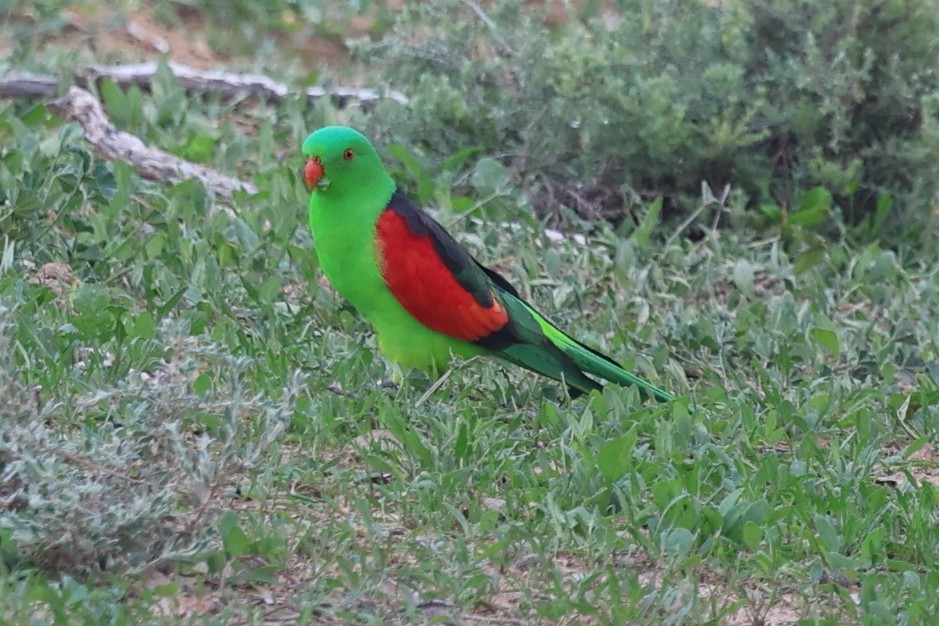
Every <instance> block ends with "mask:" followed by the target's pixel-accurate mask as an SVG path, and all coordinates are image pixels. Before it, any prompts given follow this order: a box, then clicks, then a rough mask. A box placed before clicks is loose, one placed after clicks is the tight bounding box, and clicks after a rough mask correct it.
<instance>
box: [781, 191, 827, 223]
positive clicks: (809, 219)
mask: <svg viewBox="0 0 939 626" xmlns="http://www.w3.org/2000/svg"><path fill="white" fill-rule="evenodd" d="M829 209H831V194H830V193H828V190H827V189H825V188H824V187H815V188H814V189H811V190H809V191H807V192H806V193H805V194H804V195H803V196H802V198H801V199H800V201H799V206H798V208H796V210H795V211H793V212H792V213H790V214H789V217H788V219H787V220H786V223H787V224H788V225H791V226H806V227H809V226H817V225H819V224H821V223H822V222H824V221H825V220H826V219H827V217H828V211H829Z"/></svg>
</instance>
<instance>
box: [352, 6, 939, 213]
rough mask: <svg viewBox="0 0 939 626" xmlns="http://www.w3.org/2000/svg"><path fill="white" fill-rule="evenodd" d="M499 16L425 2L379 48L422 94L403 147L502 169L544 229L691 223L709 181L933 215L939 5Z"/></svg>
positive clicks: (937, 172) (403, 124) (772, 202)
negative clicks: (658, 208) (491, 157)
mask: <svg viewBox="0 0 939 626" xmlns="http://www.w3.org/2000/svg"><path fill="white" fill-rule="evenodd" d="M494 5H497V6H492V7H488V8H487V9H486V10H487V11H489V13H488V18H491V19H488V20H487V19H481V18H480V16H479V15H478V14H476V13H475V12H474V10H473V9H472V7H470V6H469V5H468V4H467V3H464V2H460V1H457V0H434V1H433V2H428V3H412V4H411V5H410V8H409V10H408V11H405V12H404V13H403V14H402V16H401V17H400V19H399V23H398V24H397V25H396V26H395V27H394V28H392V29H390V30H389V32H388V34H387V35H386V36H385V37H384V38H383V39H381V40H380V41H378V42H375V43H369V44H366V45H365V46H363V50H364V51H365V53H366V56H367V58H368V59H369V60H370V61H371V62H372V63H373V64H382V65H383V66H384V67H385V68H386V72H387V76H388V78H389V81H390V83H391V84H393V85H407V89H408V92H409V95H411V97H412V102H411V106H410V107H408V108H407V109H401V110H394V109H393V108H391V107H389V110H386V111H384V117H383V118H382V119H383V121H382V123H383V124H388V132H390V134H391V135H392V136H393V138H394V139H396V140H399V141H402V142H414V143H416V144H417V145H423V146H424V147H425V149H427V150H428V151H429V152H430V153H431V154H432V155H433V156H435V157H439V156H446V155H449V154H453V153H455V152H456V151H458V150H460V149H462V148H466V147H468V146H481V147H483V149H484V152H485V153H488V154H495V155H501V156H503V157H504V158H505V162H506V164H508V165H510V166H511V168H512V169H511V171H512V172H513V174H514V175H515V177H516V180H517V181H518V182H521V183H523V184H524V185H525V186H526V188H527V189H528V191H529V192H530V196H531V197H532V199H533V200H534V202H535V205H536V208H538V209H539V210H540V211H541V212H542V213H545V212H550V211H553V210H556V204H558V203H560V204H566V205H567V206H568V207H569V208H572V209H574V210H576V211H578V212H579V213H581V214H582V215H587V216H592V217H595V216H596V215H597V214H601V215H603V216H604V217H607V218H611V219H614V220H617V219H621V218H622V216H623V215H624V214H625V213H626V212H627V211H628V210H629V204H630V202H631V199H634V198H637V197H638V198H653V197H660V196H661V197H664V198H665V199H666V200H667V205H668V206H669V207H671V208H672V210H677V211H679V212H687V211H689V210H690V208H691V201H692V199H693V201H695V202H696V201H697V198H698V197H699V196H700V185H701V182H702V181H705V182H707V183H709V184H710V185H711V187H712V188H715V189H717V188H721V187H722V186H723V185H724V184H727V183H730V184H731V186H732V189H733V190H734V191H735V193H736V196H735V197H736V198H737V199H738V201H740V202H746V203H747V204H748V205H749V206H751V207H752V206H760V205H762V206H764V208H769V207H770V206H772V207H778V208H781V209H782V213H783V214H785V211H786V210H787V209H788V208H789V207H790V206H791V205H792V204H793V203H794V202H797V201H798V198H799V197H800V196H801V195H802V193H803V192H805V191H806V190H808V189H810V188H812V187H815V186H819V185H820V186H823V187H825V188H826V189H828V190H829V191H830V192H831V193H832V195H833V196H834V198H835V201H836V204H837V205H838V206H839V207H840V208H841V209H842V211H844V212H845V214H846V216H847V217H848V218H849V219H853V220H854V221H858V220H861V219H863V218H865V217H868V216H871V217H875V216H874V213H875V212H876V211H877V209H878V207H879V208H880V212H881V215H880V216H879V218H880V219H881V220H883V219H884V218H887V217H888V216H887V215H885V213H886V210H887V209H888V208H890V207H892V209H893V213H892V216H893V217H894V218H896V221H894V222H893V223H894V224H895V225H899V224H903V223H904V221H905V220H906V219H907V218H908V217H909V216H911V215H913V214H915V213H917V212H918V213H919V214H921V215H922V214H924V212H926V211H928V210H929V209H930V207H931V206H933V203H934V201H935V198H936V194H937V183H936V181H937V180H939V159H937V158H936V157H935V155H934V153H935V152H936V146H939V123H937V122H939V120H937V104H939V75H937V72H936V65H937V60H939V1H937V0H881V1H871V2H862V3H857V2H854V1H853V0H730V1H726V2H704V1H697V0H695V1H689V0H656V1H651V0H619V1H618V2H616V3H615V7H614V8H613V9H596V6H597V4H596V3H588V5H587V7H588V8H587V9H585V10H584V11H582V14H580V15H574V14H571V15H569V16H568V19H566V20H562V21H561V22H560V23H559V24H555V25H552V26H546V22H545V19H544V17H545V16H544V15H543V14H539V13H537V12H536V11H532V10H531V9H530V8H528V7H523V6H522V4H521V3H520V2H504V3H494ZM598 190H607V193H603V192H599V191H598ZM609 190H612V191H613V192H615V193H613V196H612V197H611V195H610V193H608V191H609ZM591 199H594V201H591ZM539 200H541V202H539ZM778 208H777V209H776V210H775V213H776V214H779V210H778Z"/></svg>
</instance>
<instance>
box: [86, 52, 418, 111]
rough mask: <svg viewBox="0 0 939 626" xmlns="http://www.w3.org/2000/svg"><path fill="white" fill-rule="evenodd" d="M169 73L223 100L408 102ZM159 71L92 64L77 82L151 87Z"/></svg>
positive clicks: (262, 79) (213, 73)
mask: <svg viewBox="0 0 939 626" xmlns="http://www.w3.org/2000/svg"><path fill="white" fill-rule="evenodd" d="M166 64H167V65H168V66H169V68H170V71H172V72H173V75H174V76H175V77H176V80H177V81H178V82H179V84H180V86H182V87H183V88H184V89H186V90H187V91H197V92H211V93H218V94H221V95H222V96H224V97H226V98H231V97H235V96H239V95H242V94H245V93H247V94H250V95H252V96H254V97H257V98H259V99H261V100H265V101H267V102H275V103H276V102H280V101H281V100H283V99H284V98H286V97H287V96H289V95H290V94H291V93H303V94H305V95H306V97H307V100H309V101H311V102H312V101H314V100H318V99H320V98H324V97H327V96H331V97H333V98H336V99H337V100H338V101H339V102H338V104H339V106H340V107H341V106H344V104H345V102H346V101H348V100H356V101H358V102H361V103H362V104H371V103H374V102H377V101H378V100H381V99H382V98H389V99H391V100H394V101H395V102H398V103H400V104H407V102H408V99H407V96H405V95H404V94H403V93H401V92H400V91H394V90H391V91H388V92H385V93H383V94H382V93H379V92H378V91H376V90H374V89H365V88H356V87H332V88H329V89H327V88H325V87H307V88H306V89H304V90H303V91H298V90H296V89H293V88H291V87H290V86H289V85H286V84H284V83H279V82H277V81H275V80H274V79H272V78H270V77H268V76H264V75H263V74H237V73H234V72H222V71H218V70H200V69H196V68H194V67H189V66H188V65H183V64H182V63H176V62H175V61H167V62H166ZM158 69H159V64H158V63H138V64H136V65H92V66H89V67H86V68H85V69H83V70H80V71H79V72H78V78H79V80H80V81H81V82H82V83H83V84H85V85H87V84H88V83H92V82H94V83H97V82H98V81H100V80H105V79H106V80H111V81H114V82H115V83H116V84H118V85H120V86H122V87H128V86H131V85H136V86H137V87H141V88H144V89H148V88H149V87H150V84H151V82H152V81H153V76H154V75H155V74H156V72H157V70H158Z"/></svg>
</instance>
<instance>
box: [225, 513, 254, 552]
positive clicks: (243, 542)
mask: <svg viewBox="0 0 939 626" xmlns="http://www.w3.org/2000/svg"><path fill="white" fill-rule="evenodd" d="M218 531H219V535H220V536H221V538H222V545H223V546H224V547H225V551H226V552H227V553H228V555H229V556H230V557H231V558H235V557H239V556H241V555H243V554H248V553H249V552H250V550H251V540H250V539H248V536H247V535H246V534H245V532H244V531H243V530H241V527H240V526H239V525H238V516H237V515H236V514H235V512H234V511H226V512H225V514H224V515H222V517H221V519H219V521H218Z"/></svg>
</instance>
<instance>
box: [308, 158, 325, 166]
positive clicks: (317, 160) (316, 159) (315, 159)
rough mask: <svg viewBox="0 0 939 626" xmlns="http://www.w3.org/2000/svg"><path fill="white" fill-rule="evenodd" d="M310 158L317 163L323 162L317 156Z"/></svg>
mask: <svg viewBox="0 0 939 626" xmlns="http://www.w3.org/2000/svg"><path fill="white" fill-rule="evenodd" d="M310 160H311V161H313V162H314V163H316V164H317V165H322V162H323V161H322V159H320V158H319V157H318V156H315V157H313V158H312V159H310Z"/></svg>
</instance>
